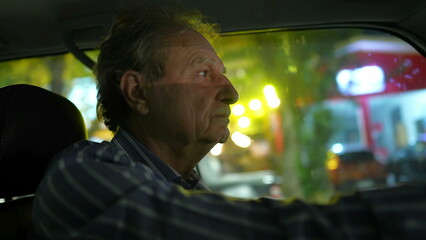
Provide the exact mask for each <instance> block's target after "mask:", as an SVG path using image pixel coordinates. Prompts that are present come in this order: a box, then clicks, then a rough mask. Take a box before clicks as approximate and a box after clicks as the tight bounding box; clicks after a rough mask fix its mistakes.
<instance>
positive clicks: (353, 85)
mask: <svg viewBox="0 0 426 240" xmlns="http://www.w3.org/2000/svg"><path fill="white" fill-rule="evenodd" d="M336 82H337V86H338V88H339V92H340V93H342V94H343V95H346V96H356V95H363V94H372V93H379V92H383V91H384V90H385V88H386V84H385V74H384V71H383V69H382V68H381V67H379V66H364V67H361V68H356V69H343V70H340V71H339V72H338V73H337V75H336Z"/></svg>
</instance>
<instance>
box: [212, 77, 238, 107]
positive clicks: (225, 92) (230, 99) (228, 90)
mask: <svg viewBox="0 0 426 240" xmlns="http://www.w3.org/2000/svg"><path fill="white" fill-rule="evenodd" d="M222 80H223V81H222V84H221V86H220V91H219V93H218V95H217V97H218V99H216V100H218V101H221V102H224V103H226V104H233V103H236V102H237V101H238V98H239V96H238V92H237V90H236V89H235V88H234V85H232V83H231V81H229V79H228V78H227V77H226V76H223V79H222Z"/></svg>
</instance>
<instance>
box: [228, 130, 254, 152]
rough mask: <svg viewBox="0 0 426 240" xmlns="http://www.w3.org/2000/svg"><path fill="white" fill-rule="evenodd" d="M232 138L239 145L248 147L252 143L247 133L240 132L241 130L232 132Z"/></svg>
mask: <svg viewBox="0 0 426 240" xmlns="http://www.w3.org/2000/svg"><path fill="white" fill-rule="evenodd" d="M231 140H232V141H233V142H234V143H235V145H237V146H238V147H242V148H248V147H249V146H250V145H251V138H250V137H249V136H247V135H244V134H242V133H240V132H234V133H232V135H231Z"/></svg>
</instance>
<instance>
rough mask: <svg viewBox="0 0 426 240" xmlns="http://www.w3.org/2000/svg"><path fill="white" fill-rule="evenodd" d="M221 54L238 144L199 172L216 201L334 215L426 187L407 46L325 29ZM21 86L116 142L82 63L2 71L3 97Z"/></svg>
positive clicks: (242, 37) (261, 39) (38, 63)
mask: <svg viewBox="0 0 426 240" xmlns="http://www.w3.org/2000/svg"><path fill="white" fill-rule="evenodd" d="M215 47H216V49H217V52H218V54H219V55H220V56H221V58H222V59H223V61H224V63H225V65H226V68H227V76H228V77H229V79H230V80H231V81H232V82H233V84H234V86H235V87H236V89H237V90H238V91H239V93H240V100H239V101H238V103H236V104H234V105H232V107H231V108H232V115H231V123H230V126H229V127H230V131H231V136H230V139H229V140H228V141H227V142H226V143H225V144H218V145H216V146H215V147H214V148H213V149H212V151H211V152H210V153H209V154H208V155H207V156H206V157H205V158H204V159H203V160H202V161H201V163H200V164H199V166H198V168H199V169H198V170H199V172H200V173H201V175H202V177H203V180H204V182H205V183H206V184H207V185H208V186H209V187H210V188H211V189H212V190H215V191H220V192H222V193H224V194H227V195H230V196H236V197H248V198H252V197H260V196H269V197H277V198H288V197H298V198H301V199H304V200H306V201H309V202H317V203H324V202H327V201H329V199H330V197H331V196H332V195H334V194H336V193H344V192H351V191H353V190H355V189H364V188H371V187H378V186H391V185H394V184H398V183H400V182H407V181H424V180H425V178H426V177H424V176H426V90H425V88H426V60H425V58H424V57H423V56H421V55H420V54H419V53H418V52H417V51H416V50H415V49H414V48H412V47H411V46H410V45H409V44H407V43H406V42H403V41H402V40H400V39H398V38H396V37H394V36H391V35H389V34H386V33H383V32H378V31H372V30H365V29H325V30H304V31H274V32H263V33H251V34H236V35H226V36H223V37H221V38H220V39H219V40H218V42H216V46H215ZM88 54H90V55H91V56H92V57H94V56H96V55H97V51H90V52H88ZM16 83H28V84H33V85H37V86H41V87H44V88H46V89H49V90H51V91H54V92H57V93H59V94H62V95H64V96H66V97H67V98H69V99H70V100H71V101H73V102H74V104H76V106H77V107H78V108H79V109H80V110H81V112H82V113H83V116H84V118H85V121H86V125H87V127H88V131H89V135H90V138H91V139H92V140H96V141H100V140H102V139H110V138H111V134H110V133H109V132H108V131H107V130H106V129H105V127H104V126H103V125H100V124H99V123H98V122H97V120H96V110H95V109H96V108H95V106H96V84H95V81H94V76H93V74H92V72H91V71H90V70H89V69H87V68H86V67H84V66H83V65H82V64H81V63H80V62H78V60H76V59H75V58H74V57H73V56H72V55H70V54H64V55H56V56H48V57H39V58H28V59H20V60H13V61H4V62H0V86H6V85H10V84H16Z"/></svg>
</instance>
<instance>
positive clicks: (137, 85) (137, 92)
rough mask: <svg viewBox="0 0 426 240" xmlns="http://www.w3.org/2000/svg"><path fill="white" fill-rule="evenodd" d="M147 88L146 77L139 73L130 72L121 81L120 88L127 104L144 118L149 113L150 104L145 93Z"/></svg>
mask: <svg viewBox="0 0 426 240" xmlns="http://www.w3.org/2000/svg"><path fill="white" fill-rule="evenodd" d="M146 87H147V80H146V78H145V76H144V75H143V74H141V73H139V72H136V71H133V70H128V71H126V72H124V74H123V75H122V76H121V79H120V88H121V92H122V93H123V97H124V99H125V100H126V102H127V104H128V105H129V106H130V107H131V108H132V109H133V110H135V111H137V112H138V113H139V114H142V115H143V116H145V115H147V114H148V112H149V107H148V102H147V99H146V96H145V93H144V89H146Z"/></svg>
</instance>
